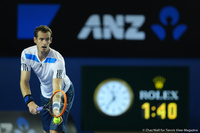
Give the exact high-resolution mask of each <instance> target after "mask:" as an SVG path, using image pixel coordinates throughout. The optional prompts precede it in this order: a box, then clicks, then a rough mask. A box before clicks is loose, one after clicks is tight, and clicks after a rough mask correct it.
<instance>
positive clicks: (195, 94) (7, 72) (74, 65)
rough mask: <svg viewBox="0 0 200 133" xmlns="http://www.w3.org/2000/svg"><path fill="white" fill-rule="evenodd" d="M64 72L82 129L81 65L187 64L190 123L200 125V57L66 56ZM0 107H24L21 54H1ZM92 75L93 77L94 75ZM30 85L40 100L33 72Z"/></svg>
mask: <svg viewBox="0 0 200 133" xmlns="http://www.w3.org/2000/svg"><path fill="white" fill-rule="evenodd" d="M65 61H66V69H67V74H68V75H69V77H70V78H71V80H72V81H73V83H74V86H75V89H76V98H75V101H74V105H73V108H72V111H71V115H72V118H73V120H74V122H75V125H76V128H77V130H78V131H79V132H82V131H81V67H82V66H84V65H87V66H170V67H173V66H174V67H175V66H187V67H189V72H190V73H189V84H190V85H189V94H188V95H189V106H190V107H189V120H190V121H189V122H190V123H189V124H190V125H189V126H190V128H196V129H197V128H198V129H199V128H200V114H199V112H200V106H199V105H200V97H199V94H200V88H199V79H200V69H199V68H200V59H139V58H65ZM0 70H1V72H0V89H1V93H0V101H1V102H0V111H27V110H28V108H27V107H26V105H25V104H24V101H23V98H22V95H21V92H20V86H19V81H20V58H19V57H1V58H0ZM94 78H95V77H94ZM30 84H31V89H32V93H33V97H34V99H35V101H36V102H37V103H38V104H39V102H40V101H39V99H37V97H38V95H40V89H39V82H38V79H37V77H36V76H35V74H34V72H32V75H31V81H30Z"/></svg>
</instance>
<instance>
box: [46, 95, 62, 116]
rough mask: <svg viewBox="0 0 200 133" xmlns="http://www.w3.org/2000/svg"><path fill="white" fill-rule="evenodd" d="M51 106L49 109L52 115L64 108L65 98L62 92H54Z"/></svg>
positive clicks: (56, 114)
mask: <svg viewBox="0 0 200 133" xmlns="http://www.w3.org/2000/svg"><path fill="white" fill-rule="evenodd" d="M50 105H51V108H50V111H51V113H52V114H53V115H54V116H59V115H60V114H61V113H62V112H63V109H64V105H65V98H64V95H63V93H61V92H58V93H56V94H55V95H54V96H53V97H52V100H51V104H50Z"/></svg>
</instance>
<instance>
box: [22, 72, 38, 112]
mask: <svg viewBox="0 0 200 133" xmlns="http://www.w3.org/2000/svg"><path fill="white" fill-rule="evenodd" d="M30 76H31V72H30V71H21V78H20V88H21V93H22V96H23V98H24V97H26V96H27V95H31V90H30V84H29V80H30ZM27 106H28V108H29V111H30V113H31V114H37V113H38V112H37V108H38V105H36V104H35V102H34V101H31V102H29V103H28V104H27Z"/></svg>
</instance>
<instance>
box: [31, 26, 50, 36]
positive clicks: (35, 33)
mask: <svg viewBox="0 0 200 133" xmlns="http://www.w3.org/2000/svg"><path fill="white" fill-rule="evenodd" d="M39 31H42V32H44V33H46V32H50V33H51V36H52V34H53V33H52V30H51V29H50V28H49V27H48V26H46V25H40V26H38V27H36V28H35V31H34V37H36V38H37V37H38V32H39Z"/></svg>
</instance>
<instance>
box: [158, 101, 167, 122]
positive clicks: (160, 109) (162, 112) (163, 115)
mask: <svg viewBox="0 0 200 133" xmlns="http://www.w3.org/2000/svg"><path fill="white" fill-rule="evenodd" d="M157 115H158V116H160V118H161V119H162V120H164V119H165V118H166V103H162V104H161V105H160V106H159V107H158V109H157Z"/></svg>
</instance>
